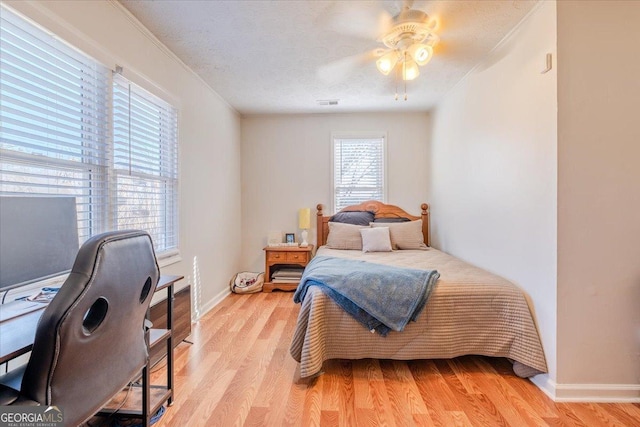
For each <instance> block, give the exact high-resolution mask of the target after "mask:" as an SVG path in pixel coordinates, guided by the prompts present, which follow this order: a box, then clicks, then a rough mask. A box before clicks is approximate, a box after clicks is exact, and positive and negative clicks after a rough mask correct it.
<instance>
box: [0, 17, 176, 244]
mask: <svg viewBox="0 0 640 427" xmlns="http://www.w3.org/2000/svg"><path fill="white" fill-rule="evenodd" d="M0 8H1V13H0V195H21V194H30V195H34V196H37V195H67V196H75V197H76V205H77V211H78V231H79V237H80V241H81V242H82V241H84V240H86V239H87V238H88V237H90V236H92V235H94V234H98V233H102V232H104V231H107V230H113V229H124V228H142V229H145V230H147V231H148V232H149V233H150V234H151V235H152V237H153V239H154V243H155V246H156V250H157V251H158V253H159V254H161V253H162V252H168V251H171V250H176V249H177V203H176V202H177V187H178V186H177V112H176V110H175V109H174V108H172V107H171V106H169V105H168V104H166V103H164V102H163V101H161V100H160V99H159V98H157V97H155V96H153V95H151V94H148V93H146V92H144V91H143V90H142V89H140V88H138V87H136V86H133V85H130V84H129V83H128V82H126V81H125V80H124V79H123V78H121V77H120V76H116V77H115V78H112V73H111V71H110V70H109V69H108V68H107V67H105V66H103V65H102V64H100V63H98V62H96V61H95V60H93V59H92V58H90V57H88V56H86V55H84V54H83V53H81V52H78V51H77V50H76V49H74V48H72V47H71V46H69V45H67V44H66V43H64V42H62V41H60V40H58V39H56V38H54V37H53V36H51V35H50V34H48V33H47V32H45V31H43V30H41V29H40V28H38V27H36V26H34V25H33V24H31V23H30V22H27V21H26V20H24V19H22V18H21V17H20V16H18V15H16V14H14V13H12V12H11V11H10V10H9V9H7V8H5V7H4V6H0ZM122 91H125V92H126V95H127V96H125V97H124V100H123V95H122ZM129 94H130V96H129ZM110 123H113V127H111V126H110Z"/></svg>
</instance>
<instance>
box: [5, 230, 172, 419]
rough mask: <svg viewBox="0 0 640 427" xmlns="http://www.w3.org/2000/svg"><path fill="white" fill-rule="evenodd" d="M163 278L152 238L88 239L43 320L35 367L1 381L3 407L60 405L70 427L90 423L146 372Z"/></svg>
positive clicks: (122, 234) (121, 234)
mask: <svg viewBox="0 0 640 427" xmlns="http://www.w3.org/2000/svg"><path fill="white" fill-rule="evenodd" d="M159 278H160V270H159V268H158V264H157V262H156V257H155V253H154V250H153V245H152V242H151V237H150V236H149V235H148V234H147V233H146V232H143V231H115V232H108V233H104V234H100V235H98V236H94V237H92V238H90V239H89V240H87V241H86V242H85V243H84V244H83V245H82V247H81V248H80V250H79V251H78V255H77V257H76V260H75V263H74V265H73V268H72V270H71V273H70V274H69V277H68V278H67V280H66V281H65V282H64V284H63V285H62V287H61V288H60V290H59V291H58V294H57V295H56V296H55V298H54V299H53V300H52V301H51V303H50V304H49V306H48V307H47V308H46V309H45V310H44V312H43V314H42V317H41V319H40V322H39V323H38V327H37V330H36V335H35V340H34V343H33V350H32V352H31V356H30V358H29V361H28V362H27V364H26V365H25V366H23V367H22V368H18V369H16V370H14V371H11V372H9V373H8V374H6V375H5V377H0V405H47V406H50V405H54V406H57V407H59V408H60V409H62V411H63V414H64V424H65V425H66V426H77V425H79V424H81V423H83V422H84V421H86V420H87V419H89V418H91V417H92V416H93V415H94V414H95V413H96V412H98V411H99V410H100V409H101V408H102V407H103V406H104V405H105V404H106V403H107V402H109V401H110V400H111V398H112V397H113V396H114V395H115V394H117V393H118V392H120V391H121V390H122V389H123V388H125V387H126V386H127V384H129V383H130V382H131V381H132V380H134V379H136V378H137V377H139V376H140V374H141V372H142V369H143V368H145V367H146V364H147V361H148V351H147V342H146V340H145V330H144V322H145V315H146V313H147V310H148V308H149V304H150V302H151V298H152V296H153V291H154V290H155V287H156V285H157V283H158V280H159Z"/></svg>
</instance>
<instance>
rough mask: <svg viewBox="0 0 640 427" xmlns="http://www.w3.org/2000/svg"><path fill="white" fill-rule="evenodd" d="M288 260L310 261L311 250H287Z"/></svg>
mask: <svg viewBox="0 0 640 427" xmlns="http://www.w3.org/2000/svg"><path fill="white" fill-rule="evenodd" d="M287 261H288V262H307V261H309V252H287Z"/></svg>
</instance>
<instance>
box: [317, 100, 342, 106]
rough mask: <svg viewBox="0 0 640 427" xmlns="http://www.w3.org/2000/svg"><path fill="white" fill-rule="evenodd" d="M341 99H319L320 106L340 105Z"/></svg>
mask: <svg viewBox="0 0 640 427" xmlns="http://www.w3.org/2000/svg"><path fill="white" fill-rule="evenodd" d="M339 101H340V100H339V99H318V100H316V102H317V103H318V105H338V102H339Z"/></svg>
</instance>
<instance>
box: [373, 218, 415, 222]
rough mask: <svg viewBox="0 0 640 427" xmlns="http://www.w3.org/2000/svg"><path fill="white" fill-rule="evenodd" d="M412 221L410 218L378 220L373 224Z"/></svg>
mask: <svg viewBox="0 0 640 427" xmlns="http://www.w3.org/2000/svg"><path fill="white" fill-rule="evenodd" d="M409 221H411V220H410V219H409V218H376V219H374V220H373V222H386V223H389V222H409Z"/></svg>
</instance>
